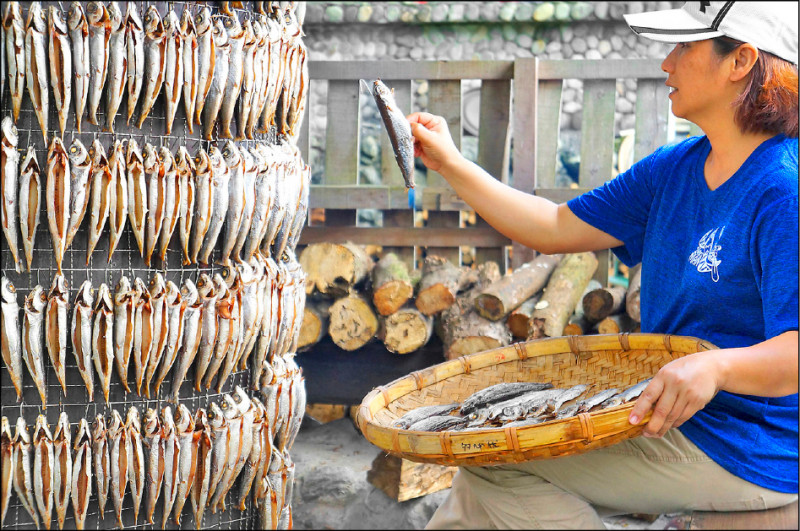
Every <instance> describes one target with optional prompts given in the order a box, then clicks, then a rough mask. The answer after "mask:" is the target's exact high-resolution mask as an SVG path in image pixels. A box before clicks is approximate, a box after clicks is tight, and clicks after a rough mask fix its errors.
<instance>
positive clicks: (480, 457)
mask: <svg viewBox="0 0 800 531" xmlns="http://www.w3.org/2000/svg"><path fill="white" fill-rule="evenodd" d="M715 348H716V347H715V346H714V345H712V344H711V343H709V342H707V341H703V340H701V339H697V338H694V337H683V336H671V335H660V334H619V335H595V336H566V337H557V338H547V339H539V340H534V341H528V342H526V343H515V344H513V345H511V346H508V347H502V348H497V349H493V350H489V351H486V352H481V353H477V354H472V355H469V356H462V357H461V358H458V359H455V360H452V361H447V362H444V363H440V364H438V365H434V366H432V367H428V368H426V369H423V370H420V371H416V372H413V373H411V374H409V375H408V376H404V377H402V378H399V379H397V380H395V381H393V382H391V383H389V384H388V385H385V386H381V387H378V388H376V389H373V390H372V391H371V392H370V393H369V394H368V395H367V396H366V397H364V400H363V401H362V403H361V405H360V406H359V408H358V412H357V414H356V423H357V424H358V427H359V429H360V430H361V432H362V433H363V434H364V436H365V437H366V438H367V440H368V441H370V442H371V443H372V444H374V445H376V446H378V447H379V448H382V449H383V450H385V451H386V452H388V453H391V454H394V455H396V456H398V457H402V458H404V459H408V460H411V461H417V462H420V463H435V464H440V465H448V466H486V465H500V464H504V463H519V462H523V461H531V460H534V459H547V458H553V457H560V456H566V455H572V454H577V453H582V452H588V451H590V450H594V449H595V448H601V447H604V446H609V445H612V444H615V443H618V442H620V441H623V440H625V439H630V438H633V437H636V436H638V435H640V434H641V433H642V431H643V429H644V426H645V424H646V421H647V420H648V419H649V418H650V414H648V415H647V416H646V417H645V419H644V421H643V422H641V423H640V424H638V425H636V426H633V425H631V424H630V423H628V415H629V414H630V411H631V409H632V408H633V404H634V403H635V401H632V402H629V403H627V404H623V405H620V406H617V407H614V408H607V409H603V410H600V411H596V412H591V413H581V414H579V415H578V416H575V417H571V418H566V419H561V420H553V421H549V422H544V423H541V424H535V425H531V426H520V427H514V426H511V427H505V428H504V427H498V428H486V429H481V430H474V431H466V432H459V431H444V432H422V431H411V430H404V429H399V428H395V427H392V423H393V422H394V421H395V420H396V419H398V418H399V417H401V416H403V415H404V414H405V413H407V412H408V411H410V410H412V409H416V408H418V407H421V406H430V405H437V404H450V403H452V402H462V401H463V400H464V399H465V398H467V397H468V396H470V395H471V394H472V393H474V392H475V391H478V390H480V389H483V388H485V387H489V386H491V385H494V384H498V383H502V382H522V381H529V382H551V383H552V384H553V385H554V386H556V387H570V386H573V385H577V384H590V385H593V386H594V387H593V388H592V391H593V393H597V392H600V391H602V390H604V389H610V388H612V387H619V388H625V387H629V386H631V385H634V384H636V383H638V382H640V381H642V380H644V379H646V378H649V377H651V376H653V375H655V374H656V372H658V370H659V369H660V368H661V367H663V366H664V365H666V364H667V363H669V362H670V361H672V360H674V359H677V358H680V357H682V356H685V355H687V354H693V353H696V352H701V351H705V350H712V349H715Z"/></svg>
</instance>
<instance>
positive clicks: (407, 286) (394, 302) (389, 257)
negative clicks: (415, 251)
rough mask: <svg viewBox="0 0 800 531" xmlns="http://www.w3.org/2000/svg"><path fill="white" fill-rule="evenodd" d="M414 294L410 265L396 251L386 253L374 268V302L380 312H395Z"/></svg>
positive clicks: (389, 313)
mask: <svg viewBox="0 0 800 531" xmlns="http://www.w3.org/2000/svg"><path fill="white" fill-rule="evenodd" d="M413 296H414V285H413V284H412V282H411V277H410V276H409V274H408V267H407V266H406V264H405V263H404V262H402V261H401V260H400V259H399V258H397V255H396V254H394V253H386V255H385V256H384V257H383V258H381V259H380V260H379V261H378V263H377V264H375V267H374V268H373V270H372V302H373V304H375V309H376V310H378V313H379V314H381V315H383V316H386V315H391V314H393V313H395V312H396V311H397V310H399V309H400V308H402V307H403V305H404V304H405V303H406V302H407V301H408V300H409V299H410V298H411V297H413Z"/></svg>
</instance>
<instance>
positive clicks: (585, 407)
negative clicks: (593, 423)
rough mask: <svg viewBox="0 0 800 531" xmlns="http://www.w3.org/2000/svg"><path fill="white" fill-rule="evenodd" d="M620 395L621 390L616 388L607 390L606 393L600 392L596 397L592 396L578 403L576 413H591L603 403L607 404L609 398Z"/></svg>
mask: <svg viewBox="0 0 800 531" xmlns="http://www.w3.org/2000/svg"><path fill="white" fill-rule="evenodd" d="M618 393H619V389H618V388H616V387H614V388H612V389H606V390H605V391H600V392H599V393H597V394H596V395H593V396H590V397H589V398H586V399H584V400H581V401H580V402H578V403H577V408H576V411H575V413H583V412H584V411H589V410H590V409H592V408H593V407H594V406H596V405H598V404H600V403H602V402H605V401H606V400H608V399H609V398H611V397H612V396H614V395H616V394H618Z"/></svg>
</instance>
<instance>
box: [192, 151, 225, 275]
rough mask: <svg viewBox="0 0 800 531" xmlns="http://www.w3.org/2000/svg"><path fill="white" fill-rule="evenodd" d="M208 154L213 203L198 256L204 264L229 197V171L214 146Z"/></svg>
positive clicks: (219, 227)
mask: <svg viewBox="0 0 800 531" xmlns="http://www.w3.org/2000/svg"><path fill="white" fill-rule="evenodd" d="M208 155H209V160H210V162H211V173H212V178H211V195H212V200H213V202H214V205H213V208H212V213H211V221H210V225H209V227H208V231H207V232H206V236H205V239H204V240H203V247H202V249H201V250H200V256H199V262H200V263H201V264H205V265H207V264H208V263H209V257H210V256H211V252H212V251H213V250H214V246H215V245H216V243H217V238H218V237H219V233H220V231H221V230H222V224H223V223H224V222H225V219H226V216H227V212H228V203H229V199H230V192H229V190H228V188H229V185H230V180H231V171H230V170H229V169H228V165H227V164H226V163H225V160H224V159H223V158H222V154H221V153H220V152H219V150H218V149H217V148H216V146H211V148H210V149H209V152H208Z"/></svg>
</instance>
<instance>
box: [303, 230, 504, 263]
mask: <svg viewBox="0 0 800 531" xmlns="http://www.w3.org/2000/svg"><path fill="white" fill-rule="evenodd" d="M347 241H351V242H353V243H356V244H360V245H390V246H414V245H418V246H422V247H424V246H428V251H429V253H430V249H444V250H447V249H448V248H449V249H453V248H455V249H457V248H458V247H459V246H461V245H463V244H464V243H465V242H469V243H470V244H471V245H474V246H476V247H502V246H505V245H510V244H511V241H510V240H509V239H508V238H506V237H505V236H503V235H502V234H500V233H498V232H497V231H496V230H494V229H493V228H491V227H484V228H464V229H461V228H447V227H445V228H439V227H436V228H433V227H413V228H410V229H409V228H406V227H401V228H387V227H383V228H380V227H377V228H374V227H350V226H348V227H328V226H325V227H306V228H305V229H303V234H302V236H301V237H300V243H301V244H302V245H307V244H309V243H318V242H333V243H344V242H347ZM440 256H441V255H440Z"/></svg>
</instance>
